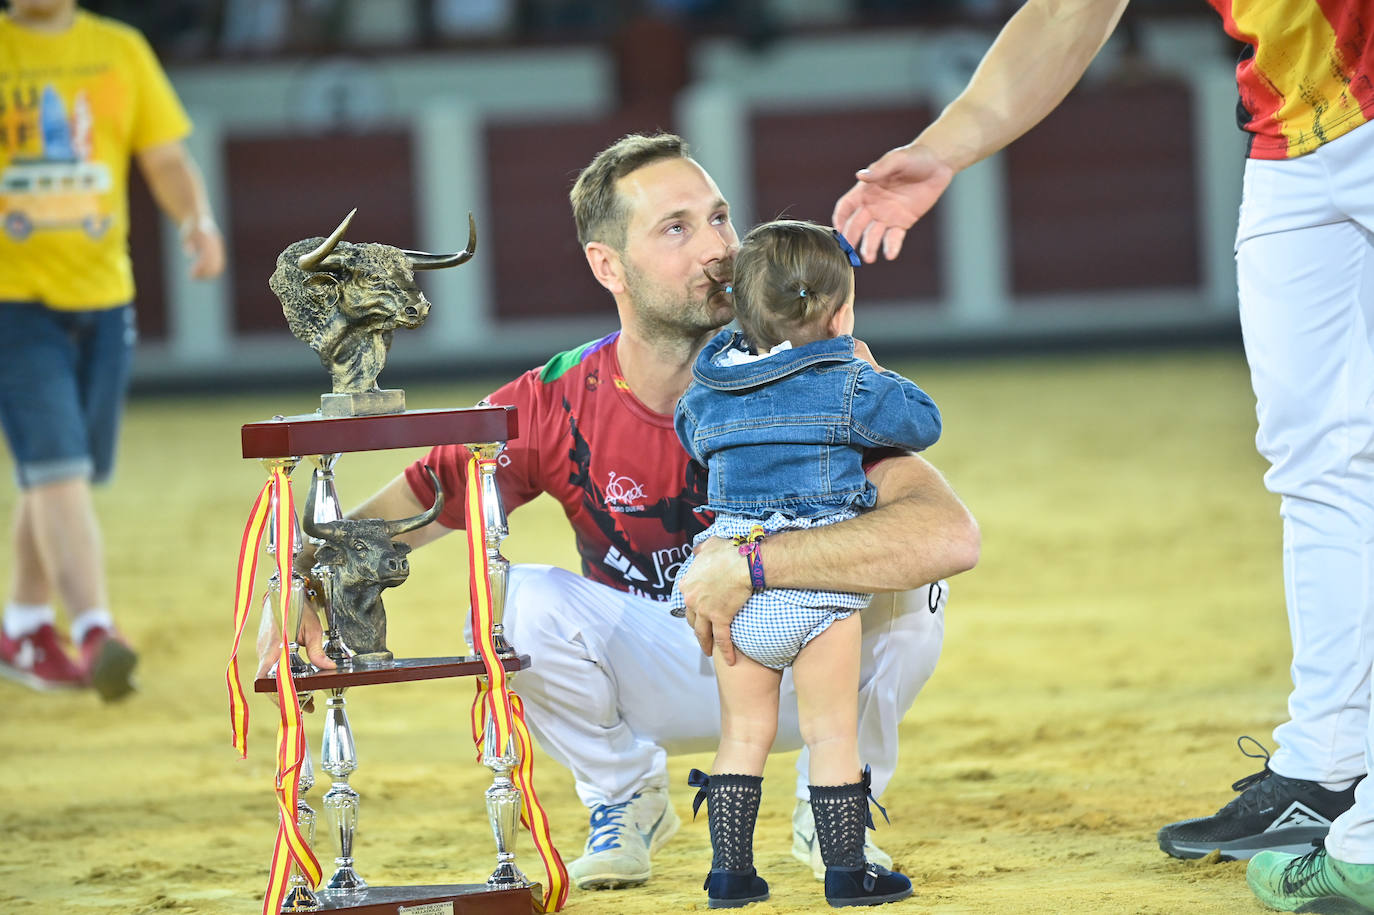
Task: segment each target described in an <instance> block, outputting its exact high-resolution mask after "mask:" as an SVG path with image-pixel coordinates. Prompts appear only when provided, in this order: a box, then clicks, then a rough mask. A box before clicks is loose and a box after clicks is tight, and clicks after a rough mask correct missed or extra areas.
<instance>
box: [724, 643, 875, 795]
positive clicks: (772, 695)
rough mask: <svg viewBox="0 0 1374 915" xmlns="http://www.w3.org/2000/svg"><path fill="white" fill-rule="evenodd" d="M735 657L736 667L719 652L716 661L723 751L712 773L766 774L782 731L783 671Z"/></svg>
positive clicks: (743, 656) (738, 655)
mask: <svg viewBox="0 0 1374 915" xmlns="http://www.w3.org/2000/svg"><path fill="white" fill-rule="evenodd" d="M735 657H736V659H737V660H736V661H735V663H734V665H727V664H725V663H724V662H723V661H721V659H720V654H719V652H717V653H716V654H715V656H714V657H713V659H712V660H713V661H714V662H715V666H716V688H717V689H718V690H719V691H720V748H719V749H717V750H716V758H715V761H714V762H712V763H711V772H712V773H721V772H728V773H732V774H736V775H762V774H763V764H764V761H765V760H766V759H767V758H768V751H769V749H771V748H772V746H773V738H774V737H775V736H777V732H778V685H779V684H780V683H782V671H779V670H773V669H772V668H771V667H764V666H763V665H762V664H760V663H759V662H758V661H755V660H754V659H753V658H750V657H747V656H745V655H744V654H740V653H737V654H736V655H735ZM856 666H857V662H856ZM856 688H857V687H856Z"/></svg>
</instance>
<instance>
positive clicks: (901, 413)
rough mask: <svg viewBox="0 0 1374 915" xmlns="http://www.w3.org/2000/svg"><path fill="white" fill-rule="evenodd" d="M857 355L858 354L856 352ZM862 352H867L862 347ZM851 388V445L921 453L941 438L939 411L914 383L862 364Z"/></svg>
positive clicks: (869, 363) (869, 364)
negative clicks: (901, 449)
mask: <svg viewBox="0 0 1374 915" xmlns="http://www.w3.org/2000/svg"><path fill="white" fill-rule="evenodd" d="M856 351H857V350H856ZM865 351H867V348H866V347H865ZM863 361H865V362H866V363H867V364H865V365H862V366H860V369H859V377H858V380H857V382H856V383H855V388H854V409H853V414H852V415H851V417H850V427H851V431H852V433H853V436H854V443H855V444H859V445H867V446H869V447H874V448H883V447H896V448H904V449H906V450H908V451H922V450H924V449H926V448H929V447H930V446H931V445H933V444H935V443H936V441H938V440H939V438H940V429H941V421H940V408H939V407H937V406H935V401H933V400H931V399H930V395H928V394H926V392H925V391H922V390H921V389H920V388H919V387H917V385H916V383H915V382H914V381H911V380H909V379H907V378H903V377H902V376H901V375H898V374H897V373H896V372H889V371H888V370H886V369H880V368H876V367H875V366H876V363H873V361H872V359H871V357H870V358H869V359H866V360H863Z"/></svg>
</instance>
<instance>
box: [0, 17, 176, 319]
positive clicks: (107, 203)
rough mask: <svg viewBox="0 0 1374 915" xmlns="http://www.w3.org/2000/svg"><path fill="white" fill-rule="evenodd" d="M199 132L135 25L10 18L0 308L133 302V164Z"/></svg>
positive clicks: (5, 30)
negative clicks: (53, 24)
mask: <svg viewBox="0 0 1374 915" xmlns="http://www.w3.org/2000/svg"><path fill="white" fill-rule="evenodd" d="M189 132H190V122H189V121H188V120H187V117H186V113H185V112H184V111H183V110H182V107H181V103H180V102H179V101H178V100H177V98H176V94H175V93H174V92H173V91H172V87H171V85H170V83H168V81H167V77H166V75H165V74H164V73H163V72H162V68H161V67H160V66H159V64H158V62H157V58H156V57H155V56H154V55H153V52H152V49H151V48H149V47H148V45H147V43H146V42H145V41H144V40H143V37H142V36H141V35H139V34H138V32H136V31H135V30H133V29H132V28H129V27H128V26H125V25H122V24H120V23H117V22H114V21H112V20H108V19H104V18H102V17H99V16H94V15H91V14H88V13H85V12H82V11H78V12H77V14H76V19H75V21H74V22H73V24H72V26H71V28H69V29H67V30H66V31H65V32H62V33H60V34H56V35H50V34H45V33H41V32H35V31H31V30H28V29H25V28H22V27H21V26H19V25H16V24H15V23H14V22H13V21H12V20H11V19H10V18H9V17H7V16H4V15H0V300H8V301H37V302H42V303H43V304H45V305H48V306H49V307H52V308H60V309H77V308H104V307H111V306H115V305H121V304H123V303H125V302H128V301H130V300H131V299H132V298H133V270H132V265H131V264H130V262H129V255H128V170H129V165H130V157H131V156H132V155H133V154H135V153H138V152H140V151H142V150H144V149H148V148H150V147H152V146H156V145H159V144H162V143H167V142H171V141H173V140H178V139H181V138H182V137H184V136H186V134H187V133H189Z"/></svg>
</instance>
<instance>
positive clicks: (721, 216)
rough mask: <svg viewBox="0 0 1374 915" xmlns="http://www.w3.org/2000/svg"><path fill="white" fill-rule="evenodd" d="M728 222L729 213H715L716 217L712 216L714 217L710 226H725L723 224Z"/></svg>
mask: <svg viewBox="0 0 1374 915" xmlns="http://www.w3.org/2000/svg"><path fill="white" fill-rule="evenodd" d="M729 221H730V214H729V213H717V214H716V215H714V216H712V217H711V225H713V226H721V225H725V223H727V222H729Z"/></svg>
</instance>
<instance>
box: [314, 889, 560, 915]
mask: <svg viewBox="0 0 1374 915" xmlns="http://www.w3.org/2000/svg"><path fill="white" fill-rule="evenodd" d="M543 894H544V890H543V888H542V887H541V886H540V885H539V884H538V883H533V884H530V885H529V886H520V887H503V888H500V889H493V888H491V887H489V886H487V885H486V884H482V883H457V884H448V885H444V886H369V887H367V888H366V889H361V890H357V891H356V892H350V893H347V894H337V893H334V892H333V891H331V890H321V891H320V892H319V894H318V895H319V900H320V907H319V908H318V909H316V911H318V912H348V913H350V915H532V913H536V912H543V911H544V907H543V905H542V904H541V903H540V900H541V899H542V898H543Z"/></svg>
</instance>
